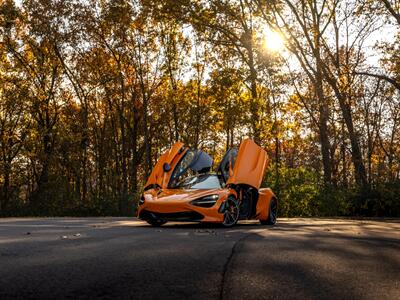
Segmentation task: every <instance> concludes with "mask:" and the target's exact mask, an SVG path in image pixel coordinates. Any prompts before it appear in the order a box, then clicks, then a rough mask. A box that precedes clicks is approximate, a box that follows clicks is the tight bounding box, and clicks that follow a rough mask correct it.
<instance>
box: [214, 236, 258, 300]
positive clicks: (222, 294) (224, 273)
mask: <svg viewBox="0 0 400 300" xmlns="http://www.w3.org/2000/svg"><path fill="white" fill-rule="evenodd" d="M252 234H254V233H249V234H247V235H244V236H242V237H241V238H240V239H238V240H237V241H236V242H235V243H234V244H233V246H232V248H231V253H230V254H229V256H228V259H227V260H226V262H225V264H224V268H223V271H222V279H221V289H220V293H219V299H220V300H222V299H226V293H225V284H226V276H227V273H228V270H229V266H230V264H231V261H232V258H233V256H234V255H235V254H236V253H237V248H238V246H239V244H240V243H242V242H243V241H244V240H246V239H247V238H248V237H250V236H251V235H252Z"/></svg>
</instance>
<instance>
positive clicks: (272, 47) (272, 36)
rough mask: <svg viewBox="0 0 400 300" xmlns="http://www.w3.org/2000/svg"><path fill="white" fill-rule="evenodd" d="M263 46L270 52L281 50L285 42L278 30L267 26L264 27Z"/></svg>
mask: <svg viewBox="0 0 400 300" xmlns="http://www.w3.org/2000/svg"><path fill="white" fill-rule="evenodd" d="M263 34H264V47H265V48H266V49H267V50H269V51H271V52H281V51H283V49H284V48H285V42H284V39H283V37H282V35H280V34H279V33H278V32H276V31H273V30H271V29H270V28H269V27H268V26H266V27H264V31H263Z"/></svg>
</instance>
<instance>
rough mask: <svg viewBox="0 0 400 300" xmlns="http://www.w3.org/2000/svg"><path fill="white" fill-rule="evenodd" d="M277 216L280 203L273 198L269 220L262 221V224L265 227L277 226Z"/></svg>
mask: <svg viewBox="0 0 400 300" xmlns="http://www.w3.org/2000/svg"><path fill="white" fill-rule="evenodd" d="M277 216H278V201H277V200H276V199H275V198H272V200H271V203H270V204H269V214H268V219H267V220H260V222H261V224H263V225H275V224H276V218H277Z"/></svg>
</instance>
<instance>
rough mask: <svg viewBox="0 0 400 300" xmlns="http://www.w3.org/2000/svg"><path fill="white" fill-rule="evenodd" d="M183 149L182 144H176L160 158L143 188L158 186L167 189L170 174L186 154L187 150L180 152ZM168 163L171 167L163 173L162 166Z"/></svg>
mask: <svg viewBox="0 0 400 300" xmlns="http://www.w3.org/2000/svg"><path fill="white" fill-rule="evenodd" d="M183 147H184V144H183V143H181V142H176V143H175V144H174V145H173V146H172V147H171V149H169V150H167V151H166V152H165V153H164V154H162V155H161V156H160V158H159V159H158V161H157V163H156V165H155V166H154V168H153V170H152V171H151V174H150V176H149V178H148V179H147V182H146V184H145V188H147V187H149V186H151V185H158V186H159V187H161V188H163V189H164V188H167V186H168V182H169V179H170V178H171V175H172V172H173V170H174V168H175V166H176V164H177V163H178V162H179V159H180V158H181V157H182V156H183V155H184V154H185V153H186V151H187V149H184V150H181V149H182V148H183ZM165 163H168V164H169V165H170V167H171V170H170V171H169V172H165V171H164V164H165Z"/></svg>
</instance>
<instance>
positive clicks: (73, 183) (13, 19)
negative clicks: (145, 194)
mask: <svg viewBox="0 0 400 300" xmlns="http://www.w3.org/2000/svg"><path fill="white" fill-rule="evenodd" d="M266 28H267V29H268V32H273V33H274V34H275V35H274V36H273V37H272V36H271V35H268V34H266ZM0 33H1V36H0V215H2V216H8V215H132V214H133V212H134V210H135V206H136V202H137V200H138V198H139V196H140V194H141V192H142V187H143V183H144V181H145V179H146V177H147V176H148V174H149V172H150V170H151V167H152V166H153V165H154V163H155V161H156V160H157V158H158V157H159V156H160V154H161V153H162V152H163V151H165V149H167V148H168V147H170V146H171V144H173V143H174V142H175V141H177V140H181V141H183V142H184V143H185V144H187V145H190V146H192V147H195V148H202V149H204V150H206V151H208V152H209V153H210V154H211V155H213V157H214V158H215V161H216V162H218V160H219V159H220V158H221V156H222V154H223V153H224V152H225V151H226V149H227V148H229V147H231V146H235V145H238V144H239V143H240V141H241V140H242V139H243V138H244V137H247V136H250V137H251V138H253V139H254V140H255V141H256V142H257V143H259V144H260V145H261V146H262V147H264V148H265V149H266V150H267V151H268V154H269V156H270V166H269V169H268V172H267V174H266V177H265V180H264V184H265V185H266V186H271V187H272V188H273V189H274V191H275V192H276V193H277V196H278V198H279V199H280V200H281V202H280V207H279V210H280V215H281V216H331V215H368V216H399V215H400V197H399V194H400V178H399V176H400V129H399V125H400V124H399V122H400V56H399V53H400V49H399V48H400V43H399V41H400V6H399V2H398V1H396V0H393V1H391V0H379V1H370V0H361V1H345V0H326V1H322V0H321V1H320V0H311V1H303V0H279V1H269V0H268V1H267V0H265V1H264V0H221V1H214V0H210V1H205V0H193V1H190V0H178V1H172V0H161V1H150V0H132V1H125V0H115V1H111V0H110V1H108V0H107V1H97V0H96V1H94V0H93V1H61V0H35V1H34V0H24V1H13V0H0ZM279 39H280V40H279ZM279 42H280V43H282V45H278V44H276V43H279ZM272 43H275V44H274V45H272Z"/></svg>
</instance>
